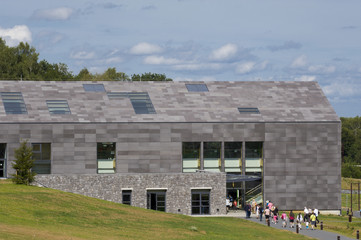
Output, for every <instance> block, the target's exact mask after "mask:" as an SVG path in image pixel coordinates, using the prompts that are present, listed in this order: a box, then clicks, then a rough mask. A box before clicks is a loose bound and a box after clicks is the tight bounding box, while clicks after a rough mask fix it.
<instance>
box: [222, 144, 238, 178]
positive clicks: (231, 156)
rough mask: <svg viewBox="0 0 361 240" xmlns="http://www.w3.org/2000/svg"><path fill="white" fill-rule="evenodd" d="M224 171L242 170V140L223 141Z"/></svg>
mask: <svg viewBox="0 0 361 240" xmlns="http://www.w3.org/2000/svg"><path fill="white" fill-rule="evenodd" d="M224 171H225V172H242V142H225V143H224Z"/></svg>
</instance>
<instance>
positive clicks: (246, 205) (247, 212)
mask: <svg viewBox="0 0 361 240" xmlns="http://www.w3.org/2000/svg"><path fill="white" fill-rule="evenodd" d="M244 211H245V212H246V218H250V217H251V214H250V212H251V206H250V205H249V204H248V203H246V204H245V206H244Z"/></svg>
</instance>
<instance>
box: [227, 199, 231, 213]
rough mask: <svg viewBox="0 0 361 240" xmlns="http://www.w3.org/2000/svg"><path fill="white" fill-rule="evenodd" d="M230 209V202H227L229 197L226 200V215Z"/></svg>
mask: <svg viewBox="0 0 361 240" xmlns="http://www.w3.org/2000/svg"><path fill="white" fill-rule="evenodd" d="M230 208H231V202H230V201H229V197H227V198H226V210H227V213H228V212H229V209H230Z"/></svg>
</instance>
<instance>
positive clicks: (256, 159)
mask: <svg viewBox="0 0 361 240" xmlns="http://www.w3.org/2000/svg"><path fill="white" fill-rule="evenodd" d="M262 147H263V143H262V142H246V153H245V154H246V159H245V160H246V173H247V172H262V167H263V155H262Z"/></svg>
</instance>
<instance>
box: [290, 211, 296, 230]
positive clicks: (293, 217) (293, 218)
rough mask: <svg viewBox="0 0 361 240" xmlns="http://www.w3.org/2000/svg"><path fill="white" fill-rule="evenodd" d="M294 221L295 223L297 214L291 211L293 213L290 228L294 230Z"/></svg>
mask: <svg viewBox="0 0 361 240" xmlns="http://www.w3.org/2000/svg"><path fill="white" fill-rule="evenodd" d="M294 221H295V214H294V213H293V211H292V210H291V212H290V228H294V227H295V224H294Z"/></svg>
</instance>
